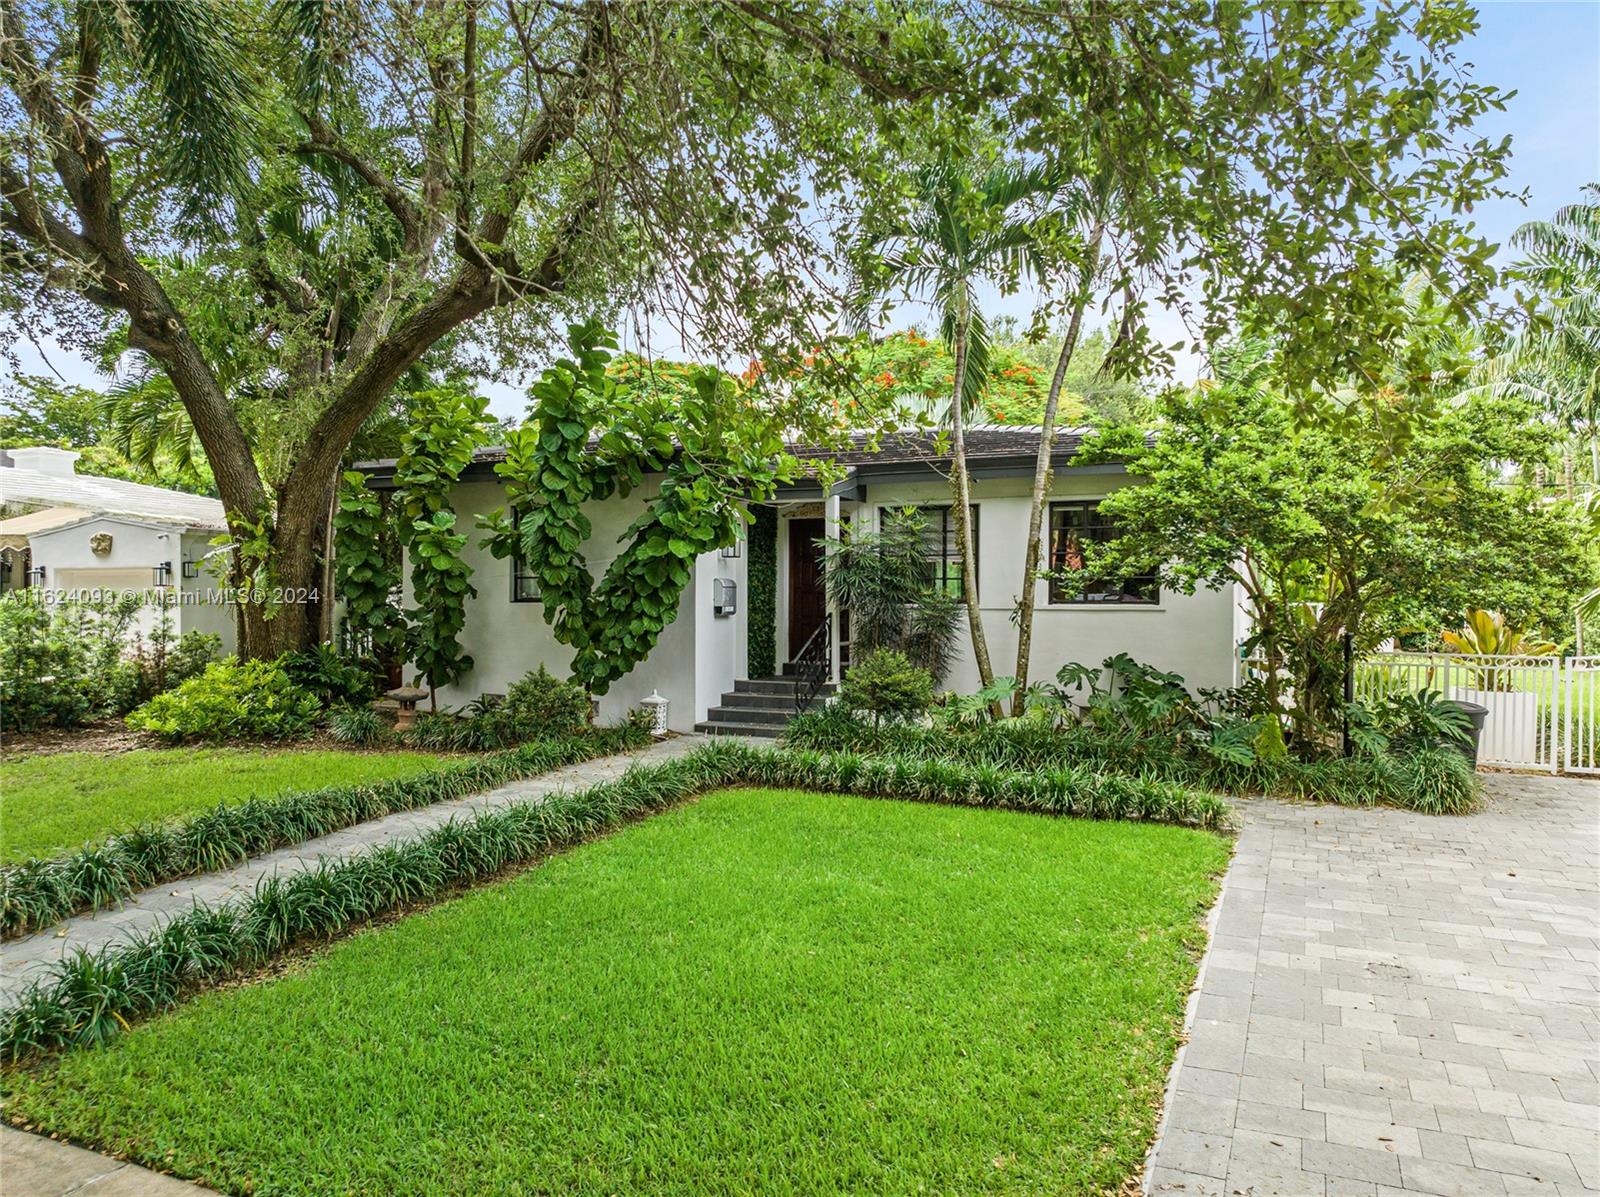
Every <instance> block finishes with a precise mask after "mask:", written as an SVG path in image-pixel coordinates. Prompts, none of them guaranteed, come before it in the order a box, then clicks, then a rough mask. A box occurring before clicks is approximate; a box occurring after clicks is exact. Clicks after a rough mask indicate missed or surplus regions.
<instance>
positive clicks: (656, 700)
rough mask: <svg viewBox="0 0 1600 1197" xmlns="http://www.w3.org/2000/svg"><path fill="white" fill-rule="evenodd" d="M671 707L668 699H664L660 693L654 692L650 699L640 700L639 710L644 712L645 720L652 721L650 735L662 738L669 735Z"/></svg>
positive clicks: (651, 692) (651, 693)
mask: <svg viewBox="0 0 1600 1197" xmlns="http://www.w3.org/2000/svg"><path fill="white" fill-rule="evenodd" d="M669 705H671V704H670V702H669V700H668V699H665V698H662V697H661V695H660V694H659V693H657V692H656V691H654V690H652V691H650V696H649V697H648V698H641V699H640V700H639V709H640V710H641V711H643V712H644V715H645V718H646V719H648V720H650V734H651V735H652V736H656V737H661V736H664V735H666V734H667V707H668V706H669Z"/></svg>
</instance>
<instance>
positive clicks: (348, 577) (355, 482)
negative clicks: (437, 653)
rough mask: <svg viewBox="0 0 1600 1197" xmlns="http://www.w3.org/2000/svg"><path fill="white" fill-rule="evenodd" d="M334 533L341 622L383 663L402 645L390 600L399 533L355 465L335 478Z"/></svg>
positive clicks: (401, 625)
mask: <svg viewBox="0 0 1600 1197" xmlns="http://www.w3.org/2000/svg"><path fill="white" fill-rule="evenodd" d="M333 537H334V556H333V584H334V589H335V590H336V591H337V592H338V595H339V597H340V598H342V599H343V600H344V618H345V623H346V625H347V626H348V627H349V628H350V629H351V630H352V631H354V632H355V633H356V635H357V636H358V637H361V638H364V639H366V640H369V641H370V642H371V645H372V655H373V656H374V657H376V658H377V659H378V660H379V661H380V662H381V663H383V664H384V665H385V666H386V667H387V665H388V664H389V662H390V661H392V660H393V659H395V658H396V657H397V656H398V655H399V654H400V653H401V651H402V650H403V649H404V647H405V620H404V618H403V617H402V616H401V614H400V611H399V609H398V608H397V607H395V606H394V604H393V603H391V602H390V596H391V595H392V594H393V593H394V590H395V588H396V587H398V586H399V585H400V544H399V534H398V531H397V530H396V528H395V526H394V521H393V520H392V519H391V518H390V515H389V512H388V511H387V510H386V505H385V504H384V502H383V498H382V496H380V495H379V494H378V493H377V492H375V491H374V490H372V488H371V487H369V486H368V485H367V480H366V476H365V475H363V474H361V473H360V472H359V471H356V470H350V471H347V472H346V473H345V474H344V476H343V478H342V479H341V481H340V485H339V505H338V509H337V510H336V511H335V512H334V516H333Z"/></svg>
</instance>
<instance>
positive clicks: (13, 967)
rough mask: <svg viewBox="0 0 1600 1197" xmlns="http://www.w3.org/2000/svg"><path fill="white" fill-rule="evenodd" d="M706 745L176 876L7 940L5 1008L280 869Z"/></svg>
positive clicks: (1, 972) (682, 745) (680, 747)
mask: <svg viewBox="0 0 1600 1197" xmlns="http://www.w3.org/2000/svg"><path fill="white" fill-rule="evenodd" d="M703 743H705V737H704V736H677V737H674V738H672V739H668V740H662V741H660V742H658V743H654V744H651V745H648V746H647V747H645V748H643V749H640V750H639V751H637V752H631V753H620V754H618V755H616V756H609V757H601V758H600V759H598V760H592V761H584V762H581V763H580V764H576V765H567V766H565V767H564V768H561V769H556V770H554V771H552V772H550V773H545V774H542V775H540V776H538V777H530V778H526V779H524V780H522V781H514V782H511V783H509V784H508V785H504V786H501V787H500V788H499V789H495V790H486V791H484V792H483V793H481V794H472V795H469V796H468V797H466V798H460V799H457V800H456V801H454V802H440V803H437V804H435V805H433V806H426V807H422V808H420V809H418V810H411V811H402V812H400V813H399V814H393V815H389V816H387V817H385V818H382V819H374V820H373V821H371V822H370V823H360V824H357V825H356V826H354V827H347V828H345V829H344V830H343V831H336V832H334V833H333V834H331V835H325V836H323V837H321V838H320V839H314V840H308V841H306V842H305V843H303V844H296V845H294V846H293V847H289V848H283V849H280V850H279V851H277V852H273V853H270V854H268V855H266V856H258V857H255V858H253V859H251V860H248V861H246V862H245V863H244V864H242V865H240V866H238V867H237V868H233V869H228V870H227V871H225V872H221V873H208V874H206V875H205V876H203V877H190V878H186V879H184V880H182V881H178V882H169V883H168V884H166V885H162V886H157V887H156V888H154V889H149V890H146V891H144V892H143V893H141V894H136V895H135V896H134V897H133V898H131V899H130V900H129V901H128V903H127V905H125V906H123V907H122V908H121V909H111V910H101V911H98V912H96V913H94V914H86V915H80V916H79V917H77V918H73V919H68V920H67V921H66V922H64V923H62V924H60V925H59V926H56V927H52V928H50V929H48V930H45V931H41V932H39V933H38V934H36V935H30V936H27V937H25V938H23V939H17V940H13V941H12V942H10V943H7V944H4V945H3V946H0V1006H4V1005H6V1004H8V1003H10V1002H13V1001H15V1000H16V998H17V995H18V994H20V993H21V992H22V990H23V989H24V988H26V986H27V985H28V983H29V982H30V981H32V980H33V979H34V978H35V977H37V976H39V975H40V974H41V973H42V972H44V971H45V970H46V969H47V968H48V966H49V965H50V964H51V963H53V962H54V961H57V960H59V959H61V957H62V956H63V955H64V954H65V953H67V952H68V951H70V950H72V949H74V948H89V949H91V950H93V949H96V948H100V947H102V946H104V945H105V944H107V943H110V942H111V941H112V940H115V939H120V938H122V937H123V936H125V935H127V934H129V933H130V932H133V931H145V930H148V929H149V928H151V927H153V926H155V924H156V923H157V922H158V921H159V920H160V919H161V918H162V917H164V916H166V915H170V914H176V913H179V912H182V911H185V910H188V909H189V908H190V907H191V906H193V905H194V904H195V903H196V902H202V903H205V904H207V905H214V904H216V903H218V902H223V901H226V900H228V899H229V898H235V897H239V896H241V895H245V894H249V893H251V892H253V891H254V890H255V887H256V883H257V882H258V881H260V880H261V879H262V878H264V877H269V876H271V875H273V874H274V873H277V874H282V875H291V874H294V873H299V872H302V871H304V870H306V869H308V868H311V867H312V866H314V865H315V864H316V863H317V861H318V860H319V859H320V858H322V857H330V858H335V859H337V858H340V857H345V856H355V855H359V854H361V853H363V852H367V851H369V850H370V849H372V848H375V847H377V846H378V845H379V844H386V843H391V842H393V841H396V840H407V839H414V838H415V837H416V836H418V835H420V834H421V833H422V832H425V831H428V830H429V829H431V828H434V827H437V826H439V825H440V824H441V823H445V822H448V821H449V820H450V819H452V818H454V817H456V816H457V815H462V814H470V813H471V812H474V811H478V810H484V809H488V808H492V807H501V806H512V805H515V804H517V803H522V802H531V801H534V800H537V799H539V798H541V797H543V796H544V795H546V794H549V793H552V792H554V791H556V790H567V789H581V788H582V787H584V786H588V785H592V784H594V783H595V782H597V781H605V780H608V779H610V778H613V777H619V776H621V774H622V772H623V771H624V770H625V769H626V768H627V767H628V766H629V765H632V764H634V763H635V762H638V761H661V760H666V759H668V758H670V757H675V756H681V755H682V754H683V753H685V752H688V751H689V750H690V749H691V748H693V747H695V746H696V745H698V744H703Z"/></svg>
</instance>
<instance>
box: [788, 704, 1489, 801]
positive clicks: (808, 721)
mask: <svg viewBox="0 0 1600 1197" xmlns="http://www.w3.org/2000/svg"><path fill="white" fill-rule="evenodd" d="M783 743H784V745H785V746H786V747H790V748H796V749H807V750H813V751H831V752H837V751H848V752H875V753H883V754H890V755H895V756H899V757H905V758H915V759H919V760H942V761H954V762H959V763H962V764H968V765H994V766H998V767H1000V768H1003V769H1052V768H1058V767H1060V766H1062V765H1076V766H1079V767H1083V768H1088V769H1093V770H1096V771H1099V772H1104V773H1112V774H1122V775H1126V776H1132V777H1146V778H1157V779H1161V780H1163V781H1168V782H1173V783H1176V784H1181V785H1186V786H1194V787H1199V788H1202V789H1208V790H1215V791H1219V792H1221V793H1227V794H1268V795H1272V796H1276V797H1285V798H1310V799H1317V800H1321V801H1327V802H1337V803H1339V804H1340V805H1344V806H1371V805H1373V804H1374V803H1375V802H1386V803H1389V804H1391V805H1394V806H1400V807H1406V808H1409V809H1412V810H1420V811H1424V812H1426V813H1429V814H1458V813H1462V812H1464V811H1467V810H1470V809H1472V807H1473V806H1474V805H1475V804H1476V802H1477V796H1478V780H1477V777H1476V776H1475V775H1474V774H1473V772H1472V769H1471V768H1470V767H1469V766H1468V765H1467V763H1466V761H1465V760H1464V759H1463V758H1462V757H1461V755H1460V753H1458V752H1451V751H1449V750H1445V749H1440V748H1437V747H1432V746H1429V747H1425V748H1421V749H1419V750H1417V751H1416V752H1412V753H1400V754H1395V753H1385V754H1381V755H1361V756H1355V757H1350V758H1333V759H1329V760H1322V761H1314V762H1309V763H1308V762H1302V761H1296V760H1294V759H1292V758H1289V757H1279V758H1263V757H1261V756H1259V755H1258V756H1256V757H1255V759H1253V760H1252V761H1250V762H1249V763H1240V762H1239V761H1236V760H1229V759H1227V757H1226V756H1225V755H1222V756H1219V755H1216V754H1214V753H1212V752H1210V751H1208V750H1207V746H1206V745H1205V744H1204V743H1202V742H1200V741H1198V740H1196V741H1192V742H1186V741H1176V740H1173V739H1170V738H1168V737H1165V736H1162V735H1159V734H1153V733H1145V732H1139V731H1136V730H1133V729H1129V728H1125V727H1121V726H1117V725H1113V726H1108V727H1098V726H1095V725H1093V724H1087V723H1080V724H1074V725H1071V726H1068V727H1064V728H1056V727H1051V726H1049V725H1046V724H1042V723H1037V722H1033V721H1030V720H1004V721H1001V722H998V723H992V724H987V725H983V726H979V727H977V728H972V729H965V730H963V729H960V728H956V727H950V726H941V727H938V728H925V727H912V726H906V725H900V726H885V727H882V728H872V727H869V726H868V725H866V724H864V723H862V722H860V721H859V720H853V719H843V718H840V717H838V716H834V715H830V714H828V713H825V712H810V713H808V714H806V715H802V716H801V717H799V718H797V719H795V720H794V721H793V722H792V723H790V724H789V726H788V728H787V729H786V730H785V731H784V736H783ZM1186 745H1187V746H1186ZM1451 756H1453V757H1454V758H1455V759H1454V760H1453V761H1451V760H1448V759H1447V758H1449V757H1451Z"/></svg>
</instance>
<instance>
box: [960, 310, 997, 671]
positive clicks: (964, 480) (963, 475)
mask: <svg viewBox="0 0 1600 1197" xmlns="http://www.w3.org/2000/svg"><path fill="white" fill-rule="evenodd" d="M970 319H971V317H970V314H969V313H968V312H966V311H965V310H963V311H962V312H961V313H960V314H959V315H958V317H957V319H956V334H955V337H956V345H955V350H956V378H955V393H954V395H953V397H952V398H951V401H950V451H951V471H950V488H951V491H952V493H953V497H954V500H955V502H954V510H953V511H952V512H951V515H952V516H953V517H954V519H955V526H956V544H957V546H958V547H959V549H960V551H961V597H962V598H963V599H964V600H965V602H966V605H967V627H968V629H969V630H970V632H971V634H972V657H973V660H974V661H975V662H976V663H977V666H978V681H979V684H980V685H981V686H983V687H985V688H987V687H988V686H989V684H990V683H991V682H993V681H994V667H993V666H992V665H991V664H990V663H989V641H988V639H987V638H986V637H985V636H984V634H983V612H982V611H981V610H980V609H979V608H978V555H977V553H976V552H975V551H974V546H973V543H972V521H971V519H969V518H968V517H969V516H970V514H971V511H972V483H971V480H970V479H969V477H968V475H967V431H966V419H965V416H964V414H963V404H964V402H965V397H964V396H963V394H962V391H963V389H964V387H965V384H966V375H967V329H968V326H969V321H970Z"/></svg>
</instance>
